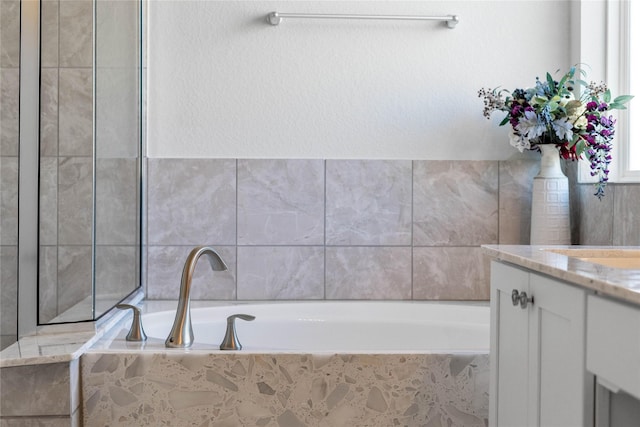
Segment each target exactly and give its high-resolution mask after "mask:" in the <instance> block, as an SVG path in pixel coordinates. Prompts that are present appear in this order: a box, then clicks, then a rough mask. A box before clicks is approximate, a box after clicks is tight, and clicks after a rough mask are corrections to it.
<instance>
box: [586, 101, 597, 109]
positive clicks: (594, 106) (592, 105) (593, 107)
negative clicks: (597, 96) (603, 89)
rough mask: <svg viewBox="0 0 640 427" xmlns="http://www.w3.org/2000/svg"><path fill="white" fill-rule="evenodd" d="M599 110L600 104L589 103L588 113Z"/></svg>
mask: <svg viewBox="0 0 640 427" xmlns="http://www.w3.org/2000/svg"><path fill="white" fill-rule="evenodd" d="M597 109H598V103H597V102H595V101H589V102H587V111H595V110H597Z"/></svg>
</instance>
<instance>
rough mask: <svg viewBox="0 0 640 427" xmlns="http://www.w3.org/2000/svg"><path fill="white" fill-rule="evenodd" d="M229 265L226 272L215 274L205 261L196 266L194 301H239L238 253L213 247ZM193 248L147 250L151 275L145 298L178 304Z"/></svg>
mask: <svg viewBox="0 0 640 427" xmlns="http://www.w3.org/2000/svg"><path fill="white" fill-rule="evenodd" d="M213 248H214V249H215V250H216V251H217V252H218V254H219V255H220V258H222V259H223V261H224V262H225V264H227V267H228V270H227V271H212V270H211V266H210V264H209V263H208V261H207V260H206V259H200V260H199V261H198V264H197V265H196V270H195V273H194V276H193V282H192V286H191V298H192V299H194V300H197V299H204V300H207V299H209V300H213V299H215V300H234V299H235V298H236V249H235V247H230V246H214V247H213ZM192 249H193V247H192V246H149V247H147V256H148V266H147V268H148V272H147V289H146V296H147V298H149V299H169V300H177V299H178V295H179V291H180V280H181V277H182V269H183V267H184V262H185V260H186V259H187V256H188V255H189V252H191V250H192Z"/></svg>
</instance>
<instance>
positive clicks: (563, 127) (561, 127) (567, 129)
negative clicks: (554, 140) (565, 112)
mask: <svg viewBox="0 0 640 427" xmlns="http://www.w3.org/2000/svg"><path fill="white" fill-rule="evenodd" d="M551 126H552V127H553V130H554V131H555V132H556V135H557V136H558V138H560V140H563V141H570V140H571V138H573V130H572V129H571V128H572V127H573V125H572V124H571V123H570V122H569V120H567V118H566V117H563V118H561V119H558V120H554V121H553V122H552V123H551Z"/></svg>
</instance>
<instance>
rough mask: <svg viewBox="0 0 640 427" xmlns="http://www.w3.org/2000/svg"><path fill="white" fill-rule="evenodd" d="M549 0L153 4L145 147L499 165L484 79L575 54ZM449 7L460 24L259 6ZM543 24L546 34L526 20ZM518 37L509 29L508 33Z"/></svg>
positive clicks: (502, 150)
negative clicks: (485, 112) (308, 15)
mask: <svg viewBox="0 0 640 427" xmlns="http://www.w3.org/2000/svg"><path fill="white" fill-rule="evenodd" d="M572 4H575V2H572V1H567V0H552V1H519V0H515V1H501V0H498V1H491V0H485V1H475V0H470V1H461V0H448V1H434V0H426V1H395V0H394V1H387V0H381V1H376V0H374V1H304V2H300V1H212V0H210V1H152V2H150V4H149V14H150V15H149V42H150V45H149V106H150V107H149V155H150V156H151V157H167V158H185V157H189V158H192V157H202V158H316V159H325V158H349V159H371V158H377V159H412V160H413V159H425V160H456V159H462V160H506V159H509V158H510V157H511V156H515V155H516V153H515V151H514V150H512V149H510V148H509V147H508V144H507V143H506V130H505V129H499V128H498V127H497V126H496V125H497V122H499V121H500V118H499V117H498V115H496V117H495V120H494V122H493V124H492V123H490V122H488V121H487V120H485V119H484V117H482V114H481V109H482V102H481V100H480V99H478V98H477V97H476V94H477V91H478V89H479V88H481V87H496V86H500V85H501V86H502V87H505V88H514V87H522V86H523V85H532V84H533V83H534V81H535V77H536V76H541V75H543V73H545V72H546V71H550V72H554V71H555V70H557V69H558V68H566V67H568V66H569V65H570V64H572V63H575V62H578V60H577V59H574V58H572V57H571V55H572V53H573V52H575V54H578V52H579V51H577V50H576V51H574V50H572V49H571V46H570V42H571V37H570V30H571V25H570V24H571V22H570V21H571V19H570V8H571V6H572ZM274 10H277V11H280V12H319V13H360V14H375V13H377V14H400V15H402V14H407V15H434V14H435V15H443V14H452V13H454V14H459V15H460V23H459V24H458V26H457V27H456V28H455V29H453V30H452V29H448V28H447V27H446V25H445V24H444V23H435V22H406V21H404V22H393V21H317V20H284V21H283V22H282V24H281V25H280V26H278V27H273V26H270V25H269V24H267V23H266V21H265V17H266V15H267V14H268V13H270V12H272V11H274ZM540 22H544V23H545V30H544V31H535V30H532V31H523V30H522V27H523V26H535V25H536V24H535V23H540ZM516 35H517V36H516Z"/></svg>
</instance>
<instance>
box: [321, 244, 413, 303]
mask: <svg viewBox="0 0 640 427" xmlns="http://www.w3.org/2000/svg"><path fill="white" fill-rule="evenodd" d="M326 298H327V299H365V300H370V299H371V300H377V299H393V300H402V299H411V248H410V247H327V249H326Z"/></svg>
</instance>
